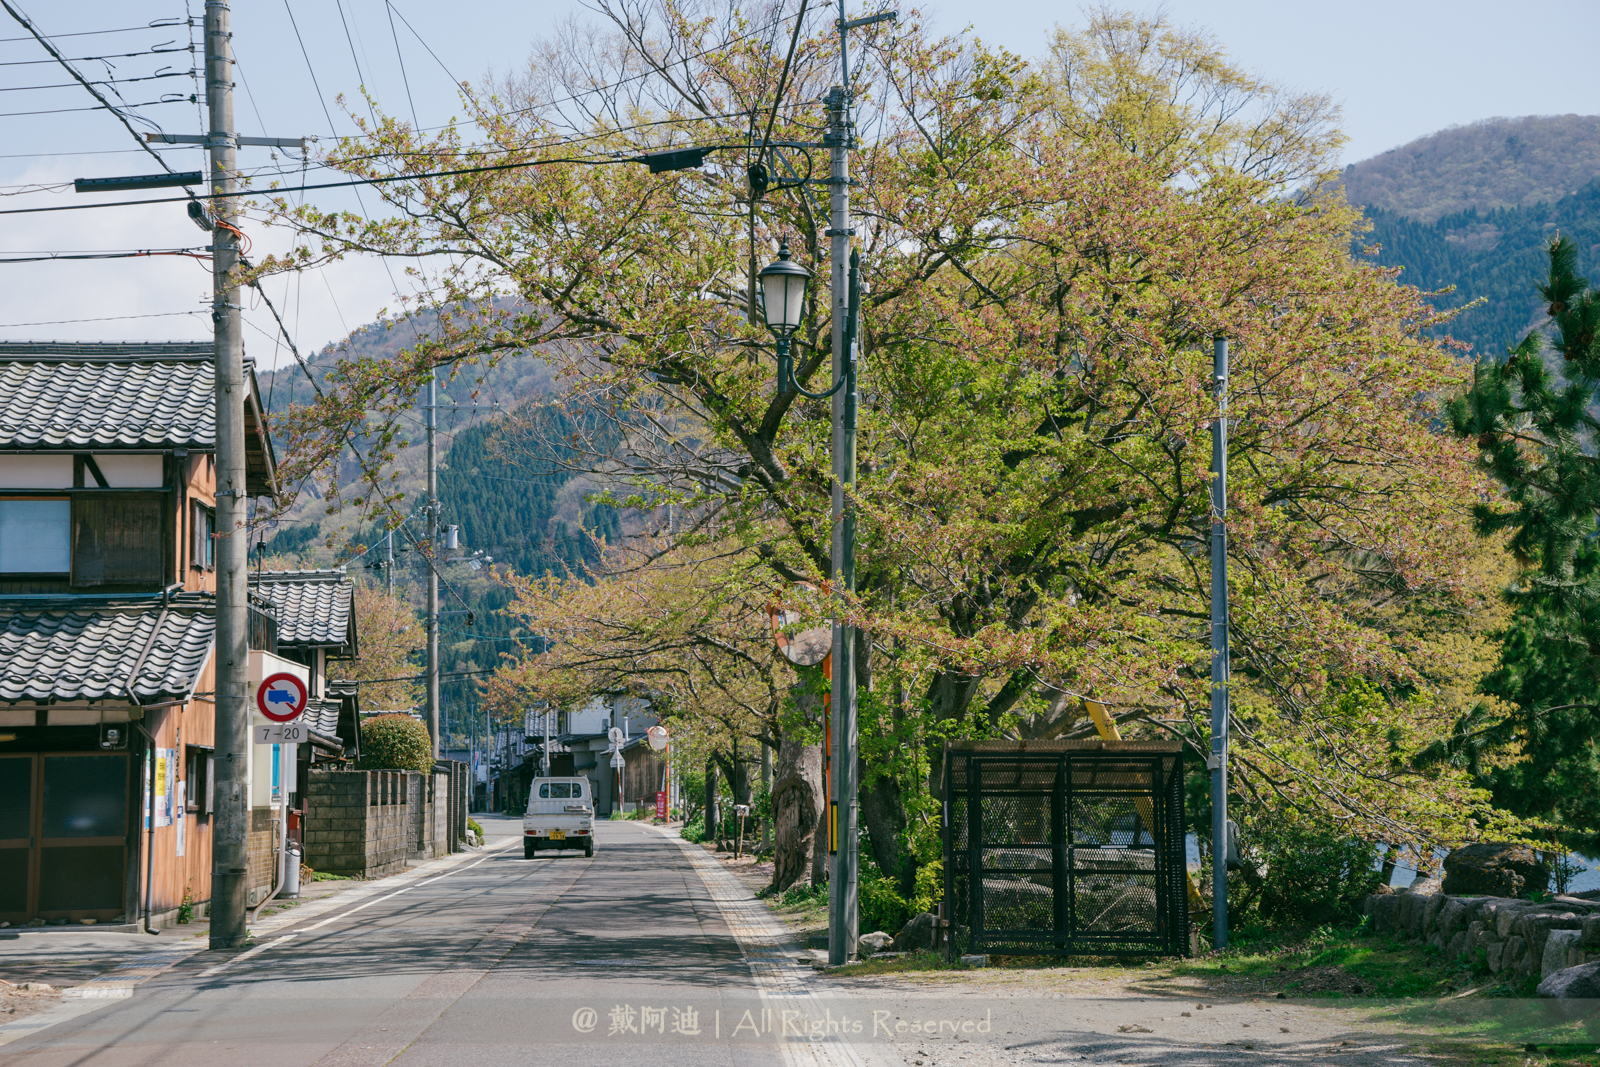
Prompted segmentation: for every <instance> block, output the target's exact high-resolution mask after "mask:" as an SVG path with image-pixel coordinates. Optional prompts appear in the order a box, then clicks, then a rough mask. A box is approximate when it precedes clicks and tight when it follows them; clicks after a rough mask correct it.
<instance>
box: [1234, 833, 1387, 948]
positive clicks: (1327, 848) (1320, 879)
mask: <svg viewBox="0 0 1600 1067" xmlns="http://www.w3.org/2000/svg"><path fill="white" fill-rule="evenodd" d="M1241 836H1243V837H1244V842H1243V843H1244V844H1245V846H1246V847H1247V849H1248V851H1249V853H1250V857H1249V858H1251V859H1252V860H1253V861H1254V862H1256V863H1257V864H1258V865H1259V866H1260V868H1261V871H1262V874H1263V876H1264V880H1263V882H1262V883H1261V886H1260V899H1259V901H1258V902H1257V906H1258V908H1259V910H1260V917H1261V920H1262V921H1263V922H1265V923H1269V924H1307V925H1314V924H1321V923H1331V922H1344V921H1348V920H1350V919H1352V918H1353V917H1354V916H1356V915H1358V914H1359V913H1360V911H1361V903H1362V901H1363V900H1364V899H1365V898H1366V896H1367V895H1368V894H1369V893H1371V892H1372V891H1373V890H1374V889H1376V888H1377V885H1378V882H1379V880H1380V876H1379V873H1378V871H1377V869H1376V867H1375V864H1374V861H1375V859H1376V850H1375V849H1374V847H1373V845H1372V843H1371V842H1370V841H1363V840H1361V839H1359V838H1354V837H1349V836H1346V835H1344V834H1342V833H1340V832H1338V830H1337V829H1334V828H1332V827H1329V826H1326V825H1318V824H1316V823H1313V822H1311V821H1309V820H1307V819H1304V818H1301V817H1297V816H1293V815H1286V814H1281V813H1274V814H1272V815H1269V816H1267V817H1265V818H1257V819H1254V820H1252V821H1251V823H1250V824H1249V826H1248V827H1247V828H1246V829H1245V831H1244V832H1243V834H1242V835H1241ZM1232 880H1233V879H1232V878H1230V879H1229V881H1230V882H1232ZM1230 891H1231V890H1230ZM1246 892H1247V893H1248V892H1249V891H1248V890H1246Z"/></svg>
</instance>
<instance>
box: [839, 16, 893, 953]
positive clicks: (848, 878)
mask: <svg viewBox="0 0 1600 1067" xmlns="http://www.w3.org/2000/svg"><path fill="white" fill-rule="evenodd" d="M844 2H845V0H839V18H838V20H837V21H836V23H835V24H836V25H837V26H838V29H839V84H838V85H835V86H834V87H833V88H832V89H830V90H828V95H827V96H826V97H825V98H824V99H825V100H826V102H827V106H828V131H827V133H826V134H824V135H823V143H824V144H826V145H827V147H828V160H829V166H828V230H827V236H828V237H829V238H830V247H829V259H830V265H829V279H828V280H829V284H830V294H829V295H830V310H829V315H830V321H831V323H832V337H831V342H832V351H833V380H834V381H835V382H837V383H842V385H843V388H839V389H838V391H837V392H835V393H834V395H833V442H832V443H833V498H832V515H831V519H832V523H831V525H832V539H831V545H830V557H831V558H830V563H831V567H830V568H829V569H830V571H831V574H830V578H831V579H832V581H833V583H834V588H835V590H836V592H835V595H836V597H837V598H838V603H839V607H840V613H839V616H838V617H836V618H835V620H834V624H833V684H832V701H831V702H832V705H833V731H834V736H833V751H834V754H835V755H834V761H833V763H834V766H833V775H832V778H833V796H832V797H831V798H830V804H829V813H828V814H829V824H830V825H829V828H830V831H831V836H832V841H831V842H830V844H832V846H833V856H832V860H833V868H832V870H831V871H829V884H828V962H829V963H831V964H834V965H835V966H837V965H839V964H842V963H844V962H845V961H846V960H848V959H849V958H850V956H851V955H853V954H854V953H855V951H856V938H857V935H858V934H859V932H860V931H859V929H858V926H857V924H858V923H859V921H860V911H859V908H858V906H857V890H858V876H859V873H860V855H859V853H858V851H857V827H858V826H859V821H860V820H859V815H860V812H859V810H858V804H859V802H858V798H857V795H856V794H857V792H858V784H859V777H860V768H859V766H858V757H859V752H858V738H857V736H856V718H857V702H856V660H855V653H856V631H855V627H853V626H850V625H848V624H846V623H845V621H844V618H843V609H844V599H845V597H846V596H848V594H849V593H851V592H853V591H854V589H855V585H856V522H855V505H854V504H853V503H852V502H851V498H852V497H853V495H854V493H855V481H856V408H857V404H856V366H857V362H856V354H857V353H856V335H857V333H858V316H859V314H860V258H859V256H858V255H857V254H856V253H854V252H853V251H852V250H851V244H852V240H851V239H852V238H853V237H854V236H855V230H854V229H852V228H851V226H850V150H851V149H852V148H854V147H855V143H856V141H855V123H854V122H853V121H852V118H851V102H852V99H853V98H852V94H851V91H850V48H849V31H850V30H852V29H854V28H855V27H857V26H867V25H871V24H872V23H875V22H882V21H885V20H888V19H893V18H895V17H896V16H895V14H894V12H884V13H882V14H879V15H872V16H869V17H867V18H862V19H856V20H854V21H850V20H848V19H846V18H845V10H844Z"/></svg>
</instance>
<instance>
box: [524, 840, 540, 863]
mask: <svg viewBox="0 0 1600 1067" xmlns="http://www.w3.org/2000/svg"><path fill="white" fill-rule="evenodd" d="M538 854H539V842H537V841H535V840H534V839H533V838H531V837H524V838H523V839H522V858H523V859H525V860H531V859H533V857H534V856H536V855H538Z"/></svg>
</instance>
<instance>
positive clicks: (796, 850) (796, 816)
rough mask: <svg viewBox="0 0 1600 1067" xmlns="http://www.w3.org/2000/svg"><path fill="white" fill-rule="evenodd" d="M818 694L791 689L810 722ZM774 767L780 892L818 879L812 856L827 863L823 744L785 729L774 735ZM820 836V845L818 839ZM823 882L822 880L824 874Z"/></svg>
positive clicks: (775, 867) (775, 877) (775, 871)
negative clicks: (809, 741) (804, 740)
mask: <svg viewBox="0 0 1600 1067" xmlns="http://www.w3.org/2000/svg"><path fill="white" fill-rule="evenodd" d="M820 703H821V701H820V698H818V697H817V696H816V695H815V694H813V693H810V692H808V691H807V690H806V688H805V686H804V683H802V684H801V685H799V686H796V687H795V704H796V706H797V708H798V710H799V711H800V714H801V716H802V717H803V718H804V719H805V720H807V721H810V720H812V719H813V718H815V716H816V714H817V712H818V711H819V710H820V709H819V707H818V705H819V704H820ZM778 741H779V744H778V765H777V768H776V770H775V772H774V780H773V783H772V820H773V823H774V830H775V842H774V846H773V854H772V888H773V889H774V890H775V891H777V892H780V893H781V892H782V891H783V890H785V889H788V888H789V887H790V886H792V885H794V884H795V883H796V882H799V881H802V880H804V879H805V878H807V876H808V871H809V877H810V878H811V880H812V881H818V880H819V879H818V876H817V873H816V855H817V853H820V854H821V857H822V863H823V866H824V868H826V865H827V855H828V852H827V842H826V841H825V840H822V837H823V835H822V833H821V832H820V831H821V826H822V803H823V798H822V746H821V745H807V744H802V743H801V742H800V740H799V739H797V738H796V737H795V736H794V733H793V732H792V731H789V730H785V731H783V732H781V733H780V734H779V738H778ZM819 840H821V842H822V843H821V846H820V848H819V847H818V842H819ZM821 880H826V875H825V874H824V875H823V876H822V879H821Z"/></svg>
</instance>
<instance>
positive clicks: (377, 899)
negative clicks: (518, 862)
mask: <svg viewBox="0 0 1600 1067" xmlns="http://www.w3.org/2000/svg"><path fill="white" fill-rule="evenodd" d="M504 847H506V846H504V845H502V846H500V848H504ZM495 851H499V849H495ZM490 858H491V857H489V856H485V857H483V859H481V860H477V861H475V862H472V863H469V864H467V865H466V866H464V867H457V868H456V869H455V870H453V871H446V872H444V873H443V874H439V875H435V876H434V877H432V878H427V879H424V880H423V881H420V882H417V883H415V884H413V885H408V886H406V887H405V888H404V889H396V890H395V891H394V892H393V893H389V894H387V895H385V896H381V897H374V898H373V899H371V900H369V901H367V902H366V903H365V904H360V905H357V906H356V907H354V908H351V909H350V910H349V911H341V912H340V913H339V914H337V915H330V916H328V917H327V918H326V919H323V920H322V921H321V922H315V923H312V924H311V925H310V926H307V927H305V928H304V929H303V930H301V931H300V933H307V932H309V931H311V930H315V929H317V928H318V927H322V926H327V925H328V924H329V923H333V922H338V921H339V920H340V919H348V918H349V917H350V916H352V915H354V914H355V913H356V912H358V911H361V910H362V909H363V908H370V907H372V905H374V904H381V903H382V902H383V901H385V900H392V899H394V898H395V897H397V896H399V895H400V894H401V893H409V892H411V891H412V890H413V889H420V888H421V887H423V886H425V885H430V884H432V883H434V882H439V881H443V880H444V879H446V878H449V877H450V876H451V875H452V874H460V873H461V872H462V871H470V870H472V868H474V867H476V866H478V864H480V863H487V862H489V860H490ZM291 936H292V935H291ZM241 958H242V957H241ZM201 977H204V975H202V976H201Z"/></svg>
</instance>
